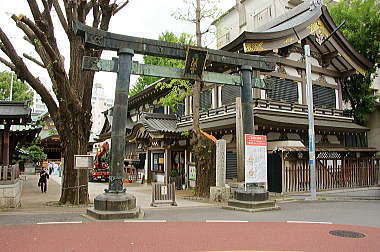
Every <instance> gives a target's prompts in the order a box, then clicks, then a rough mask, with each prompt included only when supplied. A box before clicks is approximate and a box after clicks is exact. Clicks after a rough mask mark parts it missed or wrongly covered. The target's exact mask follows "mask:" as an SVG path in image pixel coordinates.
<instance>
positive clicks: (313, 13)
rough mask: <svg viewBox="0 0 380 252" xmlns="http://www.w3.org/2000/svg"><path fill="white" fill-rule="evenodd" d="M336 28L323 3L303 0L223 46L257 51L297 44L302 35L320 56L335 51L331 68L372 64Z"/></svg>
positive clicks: (349, 68)
mask: <svg viewBox="0 0 380 252" xmlns="http://www.w3.org/2000/svg"><path fill="white" fill-rule="evenodd" d="M336 28H337V25H336V24H335V23H334V21H333V19H332V17H331V16H330V14H329V12H328V10H327V7H326V6H324V5H322V4H320V2H319V1H305V2H304V3H303V4H300V5H298V6H297V7H295V8H293V9H291V10H289V11H288V12H286V13H285V14H284V15H282V16H279V17H277V18H275V19H273V20H272V21H271V22H269V23H267V24H264V25H262V26H260V27H258V28H257V29H255V30H254V31H244V32H243V33H241V34H240V36H239V37H237V38H236V39H235V40H233V41H232V42H231V43H229V44H227V45H225V46H224V47H223V48H222V50H227V51H243V52H244V53H253V54H255V53H256V54H257V53H260V52H265V51H271V50H276V49H280V48H284V47H288V46H290V45H293V44H295V45H297V43H300V41H301V40H302V39H305V40H306V42H307V44H310V46H311V50H312V51H316V52H318V54H319V55H321V56H324V55H332V54H336V56H335V57H333V59H332V68H333V69H332V70H336V71H340V72H351V73H353V72H360V73H364V71H365V70H366V69H368V68H370V67H372V66H373V64H372V63H371V62H370V61H368V59H366V58H365V57H364V56H363V55H361V54H360V53H359V52H358V51H356V50H355V48H354V47H353V46H352V45H351V44H350V43H349V42H348V41H347V39H346V38H345V37H344V36H343V35H342V33H341V32H340V31H339V30H337V31H336V32H335V33H333V31H335V29H336ZM331 33H333V34H332V35H331ZM330 35H331V37H330V38H329V39H328V40H326V39H327V38H328V37H329V36H330ZM297 46H298V45H297ZM301 50H302V48H301Z"/></svg>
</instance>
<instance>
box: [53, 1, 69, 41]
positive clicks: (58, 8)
mask: <svg viewBox="0 0 380 252" xmlns="http://www.w3.org/2000/svg"><path fill="white" fill-rule="evenodd" d="M53 6H54V9H55V11H56V12H57V15H58V19H59V22H61V25H62V27H63V30H64V31H65V32H66V34H68V29H69V28H68V26H67V22H66V18H65V15H64V14H63V12H62V9H61V6H60V5H59V3H58V0H53Z"/></svg>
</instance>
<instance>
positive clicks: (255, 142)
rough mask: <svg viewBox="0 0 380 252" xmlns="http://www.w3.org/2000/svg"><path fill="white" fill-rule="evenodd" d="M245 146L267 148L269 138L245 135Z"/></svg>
mask: <svg viewBox="0 0 380 252" xmlns="http://www.w3.org/2000/svg"><path fill="white" fill-rule="evenodd" d="M245 145H249V146H267V137H266V136H258V135H245Z"/></svg>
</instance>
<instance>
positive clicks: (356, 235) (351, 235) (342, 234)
mask: <svg viewBox="0 0 380 252" xmlns="http://www.w3.org/2000/svg"><path fill="white" fill-rule="evenodd" d="M329 234H331V235H335V236H340V237H346V238H364V237H365V234H362V233H358V232H352V231H348V230H333V231H330V232H329Z"/></svg>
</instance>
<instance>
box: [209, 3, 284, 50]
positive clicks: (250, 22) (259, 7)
mask: <svg viewBox="0 0 380 252" xmlns="http://www.w3.org/2000/svg"><path fill="white" fill-rule="evenodd" d="M242 6H243V7H244V8H245V19H246V25H244V26H242V27H240V26H239V13H238V10H237V8H236V7H235V8H234V9H232V10H231V11H230V13H228V14H226V15H225V16H223V17H222V18H221V19H220V20H219V21H218V22H217V23H216V24H215V26H216V29H217V42H216V43H217V48H218V49H219V48H221V47H223V46H225V45H227V44H228V43H230V42H231V41H233V40H234V39H236V38H237V37H238V36H239V35H240V34H241V33H243V32H244V31H254V30H257V29H258V28H259V27H260V26H262V25H264V24H266V23H268V22H270V21H271V20H272V19H273V18H276V17H278V16H281V15H283V14H284V13H285V12H286V11H287V10H288V8H287V7H288V6H290V5H289V3H288V0H246V1H243V3H242ZM241 13H244V11H243V12H241Z"/></svg>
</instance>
